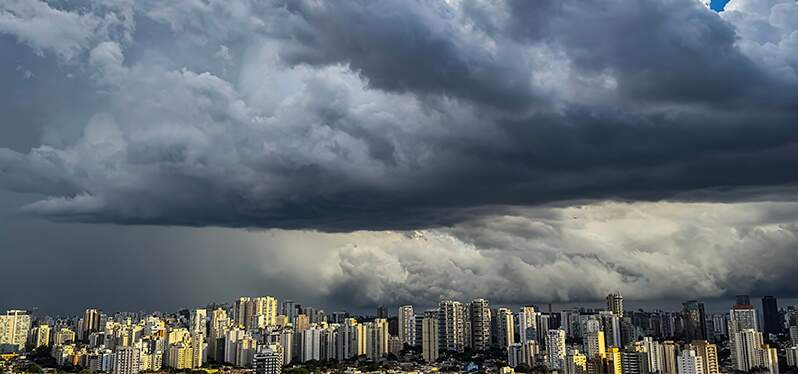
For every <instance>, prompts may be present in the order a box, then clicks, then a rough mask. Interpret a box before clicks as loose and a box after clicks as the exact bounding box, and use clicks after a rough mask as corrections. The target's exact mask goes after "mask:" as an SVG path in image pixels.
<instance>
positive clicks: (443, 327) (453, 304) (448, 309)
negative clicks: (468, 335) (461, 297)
mask: <svg viewBox="0 0 798 374" xmlns="http://www.w3.org/2000/svg"><path fill="white" fill-rule="evenodd" d="M438 308H439V309H438V325H439V326H438V328H439V329H440V337H439V338H438V339H439V341H438V344H440V349H441V350H443V351H454V352H462V351H463V349H464V348H465V336H464V332H463V328H464V319H465V315H464V314H465V308H464V307H463V304H462V303H461V302H459V301H452V300H443V301H441V302H440V304H439V305H438Z"/></svg>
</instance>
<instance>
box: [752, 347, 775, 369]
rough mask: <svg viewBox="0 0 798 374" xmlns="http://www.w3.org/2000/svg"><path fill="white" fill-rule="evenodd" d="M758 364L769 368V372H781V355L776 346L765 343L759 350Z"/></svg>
mask: <svg viewBox="0 0 798 374" xmlns="http://www.w3.org/2000/svg"><path fill="white" fill-rule="evenodd" d="M757 354H758V355H759V356H758V357H757V366H759V367H763V368H765V369H767V371H768V374H779V356H778V352H777V351H776V348H771V347H770V346H769V345H767V344H763V345H762V348H761V349H759V350H758V351H757Z"/></svg>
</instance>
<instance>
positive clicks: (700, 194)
mask: <svg viewBox="0 0 798 374" xmlns="http://www.w3.org/2000/svg"><path fill="white" fill-rule="evenodd" d="M30 4H35V5H30ZM782 5H783V4H776V2H774V3H773V4H772V6H773V7H777V6H782ZM788 6H794V4H792V5H789V4H788ZM6 8H8V9H6V10H4V13H2V17H0V31H2V32H4V33H6V34H9V35H14V36H15V37H16V38H17V40H18V41H19V43H22V44H24V45H27V46H30V47H31V51H32V52H33V53H39V54H43V55H44V56H45V57H42V58H47V56H55V58H60V59H62V60H65V61H68V63H67V64H66V65H65V69H67V70H68V69H75V70H77V71H84V72H87V73H86V74H87V75H88V76H90V77H91V82H93V87H94V90H95V91H96V92H99V93H101V95H102V97H103V99H104V101H107V105H102V106H97V107H96V108H94V113H92V115H90V116H86V117H87V118H90V119H88V120H87V121H86V122H87V125H86V126H85V129H84V130H83V132H82V135H81V136H80V137H79V139H77V140H72V141H63V143H64V144H57V145H55V146H53V147H50V146H47V145H44V146H41V147H37V148H35V149H33V150H31V151H30V152H17V151H11V150H3V151H2V152H0V175H2V183H3V185H5V187H7V188H9V189H13V190H15V191H23V192H38V193H43V194H45V195H47V196H49V197H48V198H46V199H44V200H41V201H39V202H35V203H33V204H29V205H27V206H26V207H24V208H23V211H24V212H26V213H29V214H35V215H43V216H45V217H49V218H51V219H55V220H66V221H87V222H115V223H125V224H156V225H161V224H164V225H188V226H206V225H219V226H232V227H265V228H275V227H277V228H309V229H320V230H329V231H350V230H357V229H389V228H397V229H410V228H424V227H436V226H441V225H452V224H456V223H458V222H463V221H467V220H471V219H476V218H479V217H481V216H484V215H486V214H489V213H496V212H501V211H503V210H504V209H506V208H504V207H506V206H510V205H539V204H546V203H552V202H561V201H570V200H584V199H588V200H601V199H630V200H659V199H688V198H689V199H691V200H705V201H714V200H726V199H728V198H729V196H731V194H728V193H727V194H723V195H722V196H721V194H717V195H715V194H713V193H712V191H713V190H716V189H727V190H728V189H732V190H738V191H742V192H738V193H737V194H736V195H734V196H736V199H738V200H751V199H757V198H758V196H759V195H760V194H761V193H762V192H760V191H763V190H767V189H768V188H772V187H773V186H781V185H787V186H789V185H790V184H792V183H795V182H796V181H798V177H796V174H795V173H791V172H790V170H791V169H792V168H794V163H795V160H796V156H797V155H798V153H797V151H798V150H796V146H795V144H798V143H796V141H798V127H796V126H795V125H794V124H795V123H798V110H796V108H798V106H796V105H795V104H796V103H798V101H796V92H798V78H797V77H796V74H795V70H794V68H793V67H794V66H795V65H794V64H793V63H792V61H791V57H789V56H791V54H790V53H789V52H792V51H793V50H792V49H791V48H794V46H793V45H792V44H790V43H788V42H786V41H785V42H783V43H780V44H777V45H778V48H775V49H773V48H771V49H764V48H757V46H759V45H760V44H757V43H758V40H759V39H757V38H756V37H755V36H756V35H753V34H752V32H750V31H749V30H750V29H751V28H750V27H747V26H746V25H747V22H752V21H751V20H752V19H754V18H755V16H756V15H757V14H758V13H756V12H754V11H745V9H742V8H741V10H738V11H736V12H737V13H735V10H733V9H732V10H729V11H728V13H729V14H730V15H735V14H736V15H737V16H736V18H733V17H732V16H728V18H722V17H721V16H719V15H718V14H716V13H714V12H712V11H710V10H708V9H707V8H706V7H705V6H703V5H702V4H700V3H699V2H698V1H694V0H668V1H642V2H634V3H629V2H623V1H615V0H606V1H598V2H591V3H589V4H584V3H583V2H572V1H557V2H549V1H542V2H514V1H509V2H487V3H483V2H478V1H453V2H450V3H445V2H433V1H417V2H410V3H407V2H398V1H386V2H377V3H375V2H346V3H340V4H338V3H336V4H334V5H333V4H329V3H324V2H315V1H302V2H287V3H281V2H272V3H263V2H251V1H236V2H215V1H210V2H199V3H185V4H181V3H172V4H157V3H155V2H149V1H147V2H139V3H129V2H124V1H120V2H118V3H112V5H106V6H104V7H99V8H97V9H99V10H97V12H98V13H97V14H95V13H92V12H89V11H87V10H86V9H94V8H91V7H89V8H75V9H78V10H75V9H56V7H55V6H52V7H50V6H48V5H47V4H45V3H38V2H34V3H26V2H12V3H10V5H7V6H6ZM765 10H769V8H767V9H765ZM56 16H57V17H56ZM59 17H60V18H59ZM724 17H727V16H725V15H724ZM49 19H64V20H67V21H71V23H69V22H67V23H64V24H63V25H62V26H58V27H62V28H67V27H68V30H69V31H70V32H66V33H63V35H61V34H56V33H54V32H52V30H47V31H48V32H42V31H41V27H40V25H45V26H49V25H50V24H49V23H48V22H46V21H47V20H49ZM136 19H137V20H139V21H138V22H135V23H134V22H132V20H136ZM774 22H775V24H774V25H773V27H774V28H775V29H776V30H777V31H778V34H777V36H773V37H771V39H778V40H787V39H788V35H789V33H790V32H791V30H793V29H795V28H796V25H793V24H792V23H790V22H785V21H779V20H776V21H774ZM34 26H36V27H34ZM52 27H56V26H55V25H53V26H52ZM45 30H46V27H45ZM152 30H158V35H159V36H160V38H154V37H153V34H152V32H153V31H152ZM165 30H172V32H171V33H164V31H165ZM53 35H59V37H58V38H54V37H53ZM770 42H771V44H772V41H770ZM150 46H151V47H150ZM31 56H33V55H31ZM191 61H194V62H191ZM763 61H766V62H763ZM181 64H182V65H181ZM180 66H186V67H184V68H180ZM206 70H207V71H206ZM203 71H205V72H203ZM32 73H33V74H36V72H35V71H34V72H32ZM13 120H14V121H25V120H26V119H25V118H15V119H13ZM50 122H53V123H51V124H50V126H51V127H54V128H57V127H58V125H59V124H58V123H57V121H50ZM782 198H786V197H782Z"/></svg>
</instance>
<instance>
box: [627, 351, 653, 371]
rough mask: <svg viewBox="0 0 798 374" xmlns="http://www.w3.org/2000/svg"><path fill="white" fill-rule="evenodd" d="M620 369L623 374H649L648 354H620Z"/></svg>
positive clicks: (638, 352) (641, 352) (628, 352)
mask: <svg viewBox="0 0 798 374" xmlns="http://www.w3.org/2000/svg"><path fill="white" fill-rule="evenodd" d="M621 369H622V371H623V374H649V373H650V372H649V370H648V353H646V352H643V351H623V352H621Z"/></svg>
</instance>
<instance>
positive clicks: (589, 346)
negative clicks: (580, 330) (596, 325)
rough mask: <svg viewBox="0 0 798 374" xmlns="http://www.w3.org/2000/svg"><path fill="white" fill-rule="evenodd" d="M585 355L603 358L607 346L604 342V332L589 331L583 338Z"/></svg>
mask: <svg viewBox="0 0 798 374" xmlns="http://www.w3.org/2000/svg"><path fill="white" fill-rule="evenodd" d="M584 344H585V353H587V356H588V357H604V356H605V355H606V348H607V344H606V343H605V342H604V331H601V330H597V331H589V332H587V334H585V337H584Z"/></svg>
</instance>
